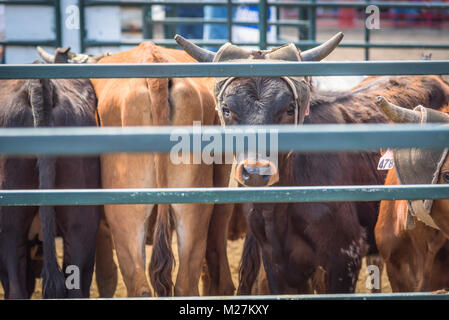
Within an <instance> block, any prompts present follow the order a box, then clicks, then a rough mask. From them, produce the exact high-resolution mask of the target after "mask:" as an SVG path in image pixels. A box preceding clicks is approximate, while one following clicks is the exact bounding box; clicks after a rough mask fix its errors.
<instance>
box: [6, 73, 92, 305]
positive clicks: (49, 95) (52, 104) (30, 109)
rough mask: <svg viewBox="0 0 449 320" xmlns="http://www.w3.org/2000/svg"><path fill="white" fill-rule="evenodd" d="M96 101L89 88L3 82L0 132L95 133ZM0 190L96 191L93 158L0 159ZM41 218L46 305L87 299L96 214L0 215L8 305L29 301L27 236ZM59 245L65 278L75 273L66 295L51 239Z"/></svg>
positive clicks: (76, 209) (31, 274)
mask: <svg viewBox="0 0 449 320" xmlns="http://www.w3.org/2000/svg"><path fill="white" fill-rule="evenodd" d="M95 108H96V97H95V93H94V90H93V88H92V85H91V84H90V83H89V81H88V80H83V79H82V80H76V79H73V80H66V79H58V80H50V79H33V80H2V81H1V82H0V127H21V128H23V127H33V126H34V127H53V126H55V127H57V126H95ZM0 184H1V188H2V189H37V188H39V189H52V188H65V189H73V188H79V189H84V188H99V187H100V162H99V158H98V157H73V156H71V157H56V158H55V157H42V156H39V157H37V158H35V157H29V158H17V157H9V156H8V157H6V156H3V157H1V158H0ZM38 213H39V216H40V220H41V227H42V238H43V255H44V259H43V265H42V277H43V284H42V286H43V287H42V291H43V296H44V297H45V298H62V297H71V298H76V297H89V291H90V290H89V289H90V285H91V281H92V273H93V268H94V257H95V238H96V235H97V227H98V223H99V221H100V207H99V206H86V207H80V206H57V207H53V206H42V207H39V208H38V207H31V206H29V207H0V279H1V281H2V284H3V288H4V290H5V297H6V298H10V299H14V298H29V297H30V296H31V294H32V293H33V291H34V286H35V276H36V274H35V270H33V262H32V260H31V253H30V249H31V248H30V247H31V246H32V245H33V244H32V243H30V242H28V232H29V229H30V228H31V224H32V221H33V219H34V217H35V216H36V215H37V214H38ZM57 234H59V235H61V236H62V238H63V240H64V258H63V270H64V271H65V272H66V271H68V270H67V269H66V267H67V266H69V265H75V266H77V267H78V268H79V275H80V287H79V288H76V287H75V288H73V289H72V290H67V289H71V288H66V285H65V276H67V275H64V273H63V272H62V271H61V269H60V268H59V266H58V263H57V260H56V250H55V236H56V235H57Z"/></svg>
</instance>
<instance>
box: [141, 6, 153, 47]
mask: <svg viewBox="0 0 449 320" xmlns="http://www.w3.org/2000/svg"><path fill="white" fill-rule="evenodd" d="M151 9H152V6H151V5H148V6H143V7H142V36H143V38H144V39H152V38H153V24H152V20H153V16H152V12H151Z"/></svg>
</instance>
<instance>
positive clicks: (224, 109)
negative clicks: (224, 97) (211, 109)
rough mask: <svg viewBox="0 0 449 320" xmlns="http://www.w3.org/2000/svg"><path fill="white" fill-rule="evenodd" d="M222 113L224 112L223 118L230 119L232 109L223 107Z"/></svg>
mask: <svg viewBox="0 0 449 320" xmlns="http://www.w3.org/2000/svg"><path fill="white" fill-rule="evenodd" d="M221 111H222V112H223V116H224V117H226V118H230V117H231V109H229V107H228V106H226V105H224V106H222V107H221Z"/></svg>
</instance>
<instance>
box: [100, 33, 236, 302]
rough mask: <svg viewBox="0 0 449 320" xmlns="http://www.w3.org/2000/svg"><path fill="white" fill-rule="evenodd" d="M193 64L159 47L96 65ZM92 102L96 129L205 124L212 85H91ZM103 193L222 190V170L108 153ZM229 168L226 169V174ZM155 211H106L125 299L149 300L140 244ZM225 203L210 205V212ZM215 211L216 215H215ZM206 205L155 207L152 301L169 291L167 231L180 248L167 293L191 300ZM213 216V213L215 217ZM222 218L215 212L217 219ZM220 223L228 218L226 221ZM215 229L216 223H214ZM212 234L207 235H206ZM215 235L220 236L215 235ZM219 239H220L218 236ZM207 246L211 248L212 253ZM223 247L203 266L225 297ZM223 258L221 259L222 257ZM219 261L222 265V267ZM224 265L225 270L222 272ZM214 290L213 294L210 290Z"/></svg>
mask: <svg viewBox="0 0 449 320" xmlns="http://www.w3.org/2000/svg"><path fill="white" fill-rule="evenodd" d="M145 62H157V63H164V62H194V60H193V59H192V58H190V57H189V56H188V55H187V54H186V53H184V52H183V51H180V50H173V49H166V48H163V47H159V46H156V45H154V44H153V43H151V42H144V43H142V44H140V45H139V46H137V47H135V48H133V49H131V50H128V51H124V52H120V53H117V54H114V55H112V56H109V57H105V58H103V59H101V60H100V63H145ZM91 81H92V83H93V85H94V87H95V91H96V94H97V97H98V113H99V120H100V125H101V126H142V125H192V122H193V121H201V123H202V124H203V125H212V124H214V123H215V122H216V121H217V119H216V113H215V110H214V107H215V102H214V97H213V95H212V94H211V90H212V85H213V80H212V79H186V78H183V79H176V78H173V79H151V78H147V79H92V80H91ZM101 165H102V181H103V187H105V188H150V187H211V186H213V185H216V186H227V184H228V180H229V172H227V173H224V174H223V173H221V172H220V170H218V171H215V172H214V167H213V166H212V165H205V164H199V165H197V164H189V165H187V164H180V165H174V164H172V163H171V162H170V161H169V157H168V155H167V154H156V155H152V154H111V155H103V156H102V157H101ZM226 170H228V171H229V170H230V168H228V169H225V171H226ZM153 207H154V205H151V204H150V205H114V206H112V205H111V206H105V213H106V218H107V221H108V224H109V225H110V228H111V231H112V234H113V238H114V244H115V248H116V251H117V256H118V259H119V265H120V269H121V272H122V275H123V278H124V281H125V284H126V287H127V290H128V295H129V296H145V295H150V294H151V290H150V287H149V285H148V282H147V279H146V276H145V271H144V270H145V253H144V252H145V251H144V246H145V238H146V233H147V229H148V228H147V224H148V221H149V220H151V219H149V218H150V215H151V212H152V209H153ZM229 207H230V206H229V205H222V206H216V212H220V210H228V209H227V208H229ZM220 208H221V209H220ZM212 209H213V205H208V204H172V205H158V206H157V219H156V227H155V238H154V248H153V255H152V259H151V264H150V276H151V281H152V284H153V288H154V289H155V291H156V293H157V294H158V295H170V294H171V293H172V284H171V270H172V266H173V262H174V260H173V255H172V253H171V248H170V244H171V240H170V239H171V236H170V234H171V228H175V229H176V232H177V237H178V245H179V260H180V264H179V271H178V276H177V280H176V286H175V289H174V293H175V294H176V295H198V281H199V277H200V272H201V269H202V268H201V266H202V263H203V260H204V257H205V255H206V239H207V235H208V228H209V221H210V219H211V215H212ZM214 215H215V214H214ZM221 216H222V215H221V214H217V218H218V220H220V219H221ZM226 219H227V218H226ZM214 225H216V224H214ZM211 232H212V233H213V230H212V231H211ZM219 232H220V233H224V232H223V231H222V230H219ZM224 234H225V233H224ZM212 248H213V250H212ZM225 249H226V248H217V246H211V250H209V248H208V252H210V255H209V258H208V261H210V260H211V257H215V258H217V254H218V255H219V256H218V260H217V261H218V262H220V263H219V265H215V266H214V265H212V264H211V268H210V273H211V277H212V279H213V281H212V283H211V285H212V286H213V287H214V288H215V289H211V290H216V291H218V292H220V293H221V294H232V292H233V291H234V287H233V284H232V280H231V276H230V271H229V267H227V258H226V255H225ZM223 252H224V253H223ZM222 261H225V262H224V263H222ZM223 266H224V267H223ZM212 292H213V291H212Z"/></svg>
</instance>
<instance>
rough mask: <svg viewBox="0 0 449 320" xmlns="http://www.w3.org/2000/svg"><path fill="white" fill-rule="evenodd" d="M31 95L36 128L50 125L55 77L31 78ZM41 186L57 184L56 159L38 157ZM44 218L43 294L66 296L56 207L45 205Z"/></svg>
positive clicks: (51, 187) (42, 218)
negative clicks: (59, 255) (60, 259)
mask: <svg viewBox="0 0 449 320" xmlns="http://www.w3.org/2000/svg"><path fill="white" fill-rule="evenodd" d="M28 95H29V100H30V104H31V108H32V113H33V120H34V127H49V126H51V125H52V122H51V111H52V107H53V105H52V102H53V87H52V83H51V80H48V79H33V80H29V81H28ZM37 167H38V170H39V189H53V188H54V187H55V174H56V168H55V159H54V158H52V157H45V156H38V157H37ZM39 217H40V220H41V228H42V238H43V249H44V263H43V268H42V293H43V296H44V298H63V297H65V295H66V289H65V278H64V275H63V273H62V271H61V269H60V268H59V265H58V261H57V259H56V247H55V233H56V222H55V208H54V207H53V206H41V207H40V208H39Z"/></svg>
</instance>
